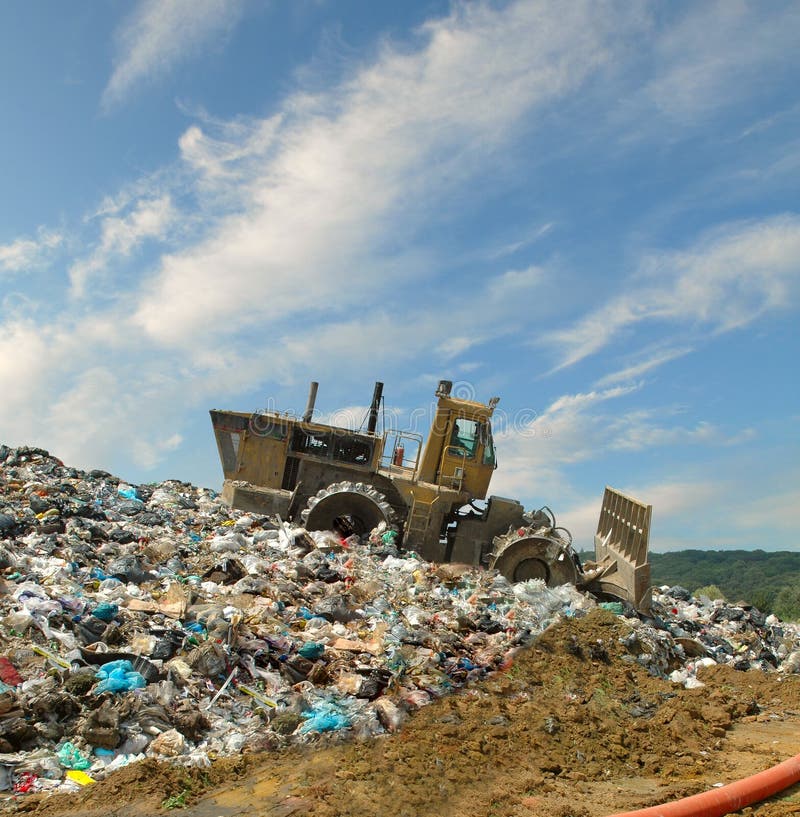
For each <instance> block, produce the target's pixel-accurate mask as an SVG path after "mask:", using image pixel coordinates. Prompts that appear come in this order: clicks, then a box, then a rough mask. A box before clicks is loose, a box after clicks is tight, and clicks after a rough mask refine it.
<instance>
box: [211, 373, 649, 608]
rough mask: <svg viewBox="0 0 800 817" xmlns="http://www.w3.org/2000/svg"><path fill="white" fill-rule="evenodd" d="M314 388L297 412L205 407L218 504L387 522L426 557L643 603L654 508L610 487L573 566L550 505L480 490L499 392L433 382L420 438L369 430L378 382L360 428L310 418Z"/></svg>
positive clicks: (316, 524) (308, 524)
mask: <svg viewBox="0 0 800 817" xmlns="http://www.w3.org/2000/svg"><path fill="white" fill-rule="evenodd" d="M316 395H317V383H312V384H311V390H310V392H309V399H308V403H307V406H306V410H305V412H304V414H303V415H302V417H297V416H291V415H289V414H288V413H286V414H282V413H280V412H276V411H258V412H255V413H246V412H237V411H222V410H217V409H212V410H211V422H212V425H213V427H214V434H215V436H216V441H217V448H218V450H219V456H220V461H221V463H222V470H223V474H224V483H223V489H222V497H223V499H224V500H225V501H226V502H228V503H229V504H230V505H232V506H233V507H235V508H239V509H241V510H245V511H251V512H256V513H261V514H277V515H278V516H279V517H281V518H283V519H287V520H291V521H296V522H299V523H301V524H302V525H303V526H304V527H305V528H306V529H308V530H333V531H336V532H338V533H339V534H340V535H341V536H344V537H346V536H350V535H352V534H356V535H359V536H363V535H365V534H367V533H369V532H370V531H371V530H373V529H374V528H376V527H378V526H379V525H380V524H381V523H384V524H385V525H386V526H387V527H389V528H392V527H394V528H395V529H396V530H397V531H398V533H399V535H400V537H401V542H402V547H403V548H404V549H405V550H413V551H416V552H417V553H419V554H420V556H422V557H423V558H425V559H427V560H429V561H432V562H460V563H466V564H470V565H484V566H487V567H490V568H495V569H497V570H498V571H500V572H501V573H502V574H503V575H504V576H505V577H506V578H508V579H509V581H512V582H519V581H525V580H527V579H532V578H539V579H542V580H544V581H545V582H546V583H547V584H548V585H550V586H555V585H560V584H566V583H571V584H574V585H576V586H577V587H579V588H581V589H587V590H590V591H592V592H594V593H596V594H598V595H608V596H612V597H615V598H618V599H623V600H626V601H628V602H630V603H631V604H633V605H634V607H636V608H637V609H638V610H640V611H642V612H647V611H648V610H649V607H650V565H649V562H648V539H649V532H650V518H651V513H652V509H651V506H649V505H644V504H643V503H641V502H639V501H638V500H635V499H633V498H631V497H627V496H625V495H624V494H622V493H620V492H619V491H616V490H615V489H613V488H608V487H607V488H606V489H605V494H604V497H603V503H602V507H601V511H600V519H599V522H598V526H597V533H596V534H595V537H594V540H595V541H594V545H595V559H594V561H592V562H589V561H587V562H586V563H585V564H581V562H580V560H579V558H578V555H577V553H576V551H575V550H574V549H573V547H572V537H571V535H570V534H569V532H568V531H567V530H566V529H564V528H562V527H559V526H557V524H556V520H555V517H554V515H553V514H552V512H551V511H550V510H549V508H547V507H544V508H542V509H540V510H537V511H533V512H526V511H525V509H524V508H523V507H522V505H521V504H520V503H519V502H518V501H517V500H514V499H506V498H503V497H498V496H490V497H488V499H487V493H488V490H489V483H490V480H491V478H492V474H493V473H494V470H495V468H496V467H497V460H496V456H495V448H494V440H493V437H492V425H491V419H492V415H493V413H494V409H495V407H496V406H497V403H498V402H499V399H498V398H492V399H491V400H489V402H488V403H486V404H484V403H479V402H476V401H472V400H465V399H461V398H459V397H456V396H454V395H453V394H452V383H451V382H450V381H447V380H442V381H440V382H439V386H438V388H437V390H436V394H435V396H436V404H435V407H434V408H433V412H432V418H431V424H430V429H429V431H428V434H427V437H426V438H423V436H422V435H421V434H418V433H416V432H414V431H397V430H393V429H388V430H387V429H386V424H385V423H384V424H383V425H384V430H383V431H382V432H380V433H379V432H377V425H378V418H379V413H380V407H381V404H382V396H383V384H382V383H376V384H375V390H374V392H373V397H372V402H371V405H370V408H369V412H368V414H367V417H366V419H367V425H366V430H364V431H361V430H359V431H354V430H352V429H349V428H343V427H338V426H334V425H328V424H325V423H318V422H314V421H313V413H314V408H315V402H316ZM484 500H485V503H484V504H483V505H482V506H481V505H479V504H477V503H479V502H483V501H484Z"/></svg>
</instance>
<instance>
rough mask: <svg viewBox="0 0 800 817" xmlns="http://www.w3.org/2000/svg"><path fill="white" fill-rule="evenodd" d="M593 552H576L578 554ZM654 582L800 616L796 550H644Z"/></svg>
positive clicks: (799, 556)
mask: <svg viewBox="0 0 800 817" xmlns="http://www.w3.org/2000/svg"><path fill="white" fill-rule="evenodd" d="M584 556H585V557H586V558H589V559H591V558H593V556H594V554H593V553H586V554H584V553H581V558H584ZM650 565H651V570H652V582H653V585H654V586H661V585H669V586H672V585H676V584H678V585H681V587H685V588H686V589H687V590H689V591H690V592H691V593H692V594H694V595H697V592H696V591H697V590H701V591H704V595H709V596H710V597H714V596H721V597H722V598H724V599H726V600H727V601H729V602H731V603H736V602H746V603H748V604H752V605H753V606H754V607H757V608H758V609H759V610H760V611H761V612H762V613H774V614H775V615H776V616H778V618H780V619H781V620H782V621H800V552H795V551H785V550H783V551H774V552H766V551H763V550H678V551H674V552H672V553H652V552H651V553H650Z"/></svg>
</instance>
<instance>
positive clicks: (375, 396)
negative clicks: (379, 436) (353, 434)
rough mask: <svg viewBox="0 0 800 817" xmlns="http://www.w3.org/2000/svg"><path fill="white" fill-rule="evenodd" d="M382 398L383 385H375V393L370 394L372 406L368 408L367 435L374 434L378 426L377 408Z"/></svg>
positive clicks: (378, 383)
mask: <svg viewBox="0 0 800 817" xmlns="http://www.w3.org/2000/svg"><path fill="white" fill-rule="evenodd" d="M381 397H383V383H380V382H377V383H375V391H374V392H373V393H372V405H370V407H369V421H368V423H367V434H374V433H375V429H376V428H377V426H378V407H379V406H380V404H381Z"/></svg>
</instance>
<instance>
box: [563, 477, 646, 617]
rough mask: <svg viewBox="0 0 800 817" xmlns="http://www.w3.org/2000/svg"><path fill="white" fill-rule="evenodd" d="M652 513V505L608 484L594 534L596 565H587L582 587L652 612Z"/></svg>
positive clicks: (640, 609)
mask: <svg viewBox="0 0 800 817" xmlns="http://www.w3.org/2000/svg"><path fill="white" fill-rule="evenodd" d="M652 513H653V506H652V505H645V504H644V503H643V502H640V501H639V500H638V499H634V498H633V497H629V496H626V495H625V494H623V493H621V492H620V491H617V490H616V489H614V488H610V487H608V486H607V487H606V490H605V493H604V494H603V505H602V507H601V508H600V519H599V520H598V523H597V533H595V536H594V550H595V565H594V566H590V565H589V564H587V565H586V570H585V572H584V577H583V579H582V580H581V581H580V582H579V585H580V586H581V587H582V588H585V589H586V590H590V591H591V592H595V593H596V592H600V593H607V594H609V595H612V596H616V597H617V598H621V599H625V600H626V601H629V602H630V603H631V604H632V605H633V606H634V607H635V608H636V609H637V610H638V611H639V612H642V613H649V611H650V605H651V602H652V588H651V584H650V562H649V561H648V546H649V541H650V519H651V516H652Z"/></svg>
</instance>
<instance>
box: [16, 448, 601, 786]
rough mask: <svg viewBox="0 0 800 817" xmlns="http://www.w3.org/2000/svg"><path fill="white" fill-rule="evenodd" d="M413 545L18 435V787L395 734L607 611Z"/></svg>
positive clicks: (562, 591) (567, 593) (574, 595)
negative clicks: (122, 476)
mask: <svg viewBox="0 0 800 817" xmlns="http://www.w3.org/2000/svg"><path fill="white" fill-rule="evenodd" d="M395 539H396V533H395V532H394V531H380V530H376V531H374V532H373V534H372V535H371V537H370V539H369V541H365V542H363V543H362V542H361V541H359V540H358V538H356V537H351V538H350V539H348V540H346V541H342V540H341V539H339V538H338V537H336V536H335V535H334V534H332V533H330V532H322V533H320V532H314V533H313V534H309V533H307V532H306V531H304V530H303V529H301V528H298V527H296V526H291V525H288V524H284V523H282V522H281V521H280V520H278V519H277V518H268V517H260V516H254V515H252V514H245V513H242V512H239V511H235V510H232V509H231V508H230V507H228V506H227V505H225V504H224V503H223V502H222V501H221V499H220V498H219V497H218V496H217V495H216V494H215V492H214V491H211V490H208V489H202V488H196V487H194V486H192V485H189V484H186V483H181V482H177V481H166V482H163V483H160V484H158V485H146V486H131V485H128V484H126V483H124V482H122V481H120V480H119V479H118V478H116V477H114V476H112V475H111V474H108V473H106V472H103V471H90V472H88V473H86V472H83V471H79V470H77V469H74V468H69V467H65V466H64V465H63V463H61V462H60V461H59V460H57V459H56V458H54V457H51V456H50V455H49V454H48V453H47V452H46V451H43V450H41V449H36V448H17V449H10V448H7V447H5V446H0V568H2V570H3V577H4V582H3V586H2V587H1V588H0V633H2V635H3V645H4V646H3V653H4V655H3V656H2V658H0V678H2V685H0V764H3V763H4V764H6V765H5V769H6V778H5V781H4V780H3V779H0V787H2V786H3V785H5V787H6V788H8V787H9V786H12V785H13V786H15V788H16V789H17V790H18V791H27V790H34V789H36V790H40V789H59V790H65V789H66V790H68V789H69V788H70V787H73V786H77V785H81V784H86V783H87V782H91V780H94V779H98V778H99V777H101V776H103V775H104V774H107V773H108V772H110V771H113V770H114V769H117V768H119V767H120V766H123V765H125V764H127V763H130V762H132V761H134V760H137V759H141V758H143V757H155V758H163V759H174V760H175V761H176V762H180V763H185V764H193V765H207V764H208V763H210V762H211V760H212V759H214V758H216V757H223V756H227V755H234V754H238V753H240V752H242V751H259V750H266V749H272V748H276V747H280V746H285V745H288V744H291V743H296V742H314V741H316V742H319V741H321V740H330V739H338V738H342V737H351V736H356V737H369V736H372V735H378V734H382V733H386V732H392V731H395V730H397V729H398V728H399V726H400V725H401V723H402V722H403V719H404V718H405V716H406V714H407V713H408V712H409V711H411V710H413V709H415V708H418V707H420V706H423V705H425V704H427V703H429V702H430V701H431V700H433V699H435V698H437V697H440V696H442V695H445V694H447V693H449V692H451V691H452V690H454V689H456V688H458V687H460V686H462V685H464V684H465V683H467V682H469V681H471V680H473V679H476V678H479V677H481V676H483V675H485V674H486V673H487V672H489V671H492V670H495V669H497V668H498V667H502V666H504V664H506V663H508V662H509V661H510V657H511V655H512V653H513V651H514V650H515V649H517V648H519V646H520V645H524V644H527V643H529V642H530V641H531V640H532V639H533V637H534V636H535V635H536V634H538V633H540V632H541V631H542V630H543V629H544V628H545V627H546V626H548V624H549V623H551V622H552V621H553V620H554V619H555V617H556V616H558V615H559V614H561V613H566V614H569V615H573V614H576V613H577V612H580V611H582V610H585V609H588V608H590V607H592V606H594V602H593V601H592V600H591V599H589V598H587V597H585V596H584V595H582V594H580V593H578V592H577V591H576V590H575V588H573V587H563V588H555V589H551V588H547V587H545V586H544V585H543V584H542V583H541V582H528V583H525V584H520V585H516V586H512V585H510V584H509V583H508V582H507V581H506V580H505V579H504V578H503V577H502V576H499V575H497V574H494V573H488V572H482V571H477V570H473V569H468V568H464V567H463V566H453V565H443V566H435V565H432V564H428V563H426V562H424V561H422V560H420V559H419V558H417V557H416V556H415V555H414V554H411V553H400V552H399V551H398V549H397V547H396V545H395ZM0 768H2V767H1V766H0Z"/></svg>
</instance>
